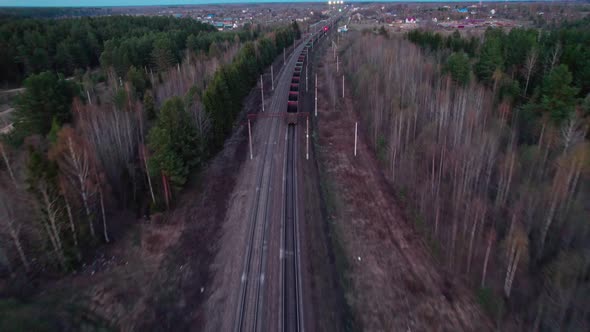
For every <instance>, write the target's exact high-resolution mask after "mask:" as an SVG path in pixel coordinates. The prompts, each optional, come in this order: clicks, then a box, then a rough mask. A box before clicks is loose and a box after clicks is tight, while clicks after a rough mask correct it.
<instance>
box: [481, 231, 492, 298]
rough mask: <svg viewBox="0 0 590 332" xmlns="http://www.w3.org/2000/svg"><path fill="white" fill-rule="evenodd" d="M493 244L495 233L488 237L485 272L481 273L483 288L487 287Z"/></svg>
mask: <svg viewBox="0 0 590 332" xmlns="http://www.w3.org/2000/svg"><path fill="white" fill-rule="evenodd" d="M492 242H493V231H490V235H489V236H488V245H487V248H486V255H485V258H484V260H483V271H482V273H481V288H483V287H484V286H485V282H486V273H487V271H488V261H489V258H490V252H491V250H492Z"/></svg>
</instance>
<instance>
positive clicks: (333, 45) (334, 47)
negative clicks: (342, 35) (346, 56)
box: [332, 41, 336, 59]
mask: <svg viewBox="0 0 590 332" xmlns="http://www.w3.org/2000/svg"><path fill="white" fill-rule="evenodd" d="M332 49H333V50H334V59H336V44H334V41H332Z"/></svg>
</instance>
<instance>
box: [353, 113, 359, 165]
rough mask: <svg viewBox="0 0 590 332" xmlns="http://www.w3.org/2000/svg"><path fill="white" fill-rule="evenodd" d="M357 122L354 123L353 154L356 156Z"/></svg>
mask: <svg viewBox="0 0 590 332" xmlns="http://www.w3.org/2000/svg"><path fill="white" fill-rule="evenodd" d="M358 127H359V123H358V122H355V123H354V156H355V157H356V142H357V133H358Z"/></svg>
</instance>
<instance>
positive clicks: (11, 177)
mask: <svg viewBox="0 0 590 332" xmlns="http://www.w3.org/2000/svg"><path fill="white" fill-rule="evenodd" d="M0 153H2V159H3V160H4V164H6V170H8V175H10V180H12V183H13V184H14V187H15V188H18V184H17V182H16V178H15V177H14V173H13V172H12V167H10V162H9V160H8V155H7V154H6V151H5V150H4V145H3V144H2V143H0Z"/></svg>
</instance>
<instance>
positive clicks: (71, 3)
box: [0, 0, 476, 7]
mask: <svg viewBox="0 0 590 332" xmlns="http://www.w3.org/2000/svg"><path fill="white" fill-rule="evenodd" d="M357 1H358V0H357ZM373 1H374V0H373ZM398 1H399V2H402V1H404V0H398ZM408 1H412V0H405V2H408ZM413 1H414V2H419V1H422V2H441V1H445V0H413ZM256 2H285V3H292V2H327V0H326V1H323V0H0V7H110V6H146V5H191V4H210V3H256ZM390 2H396V1H395V0H394V1H390ZM445 2H461V1H460V0H459V1H456V0H455V1H453V0H447V1H445ZM465 2H476V1H465Z"/></svg>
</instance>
